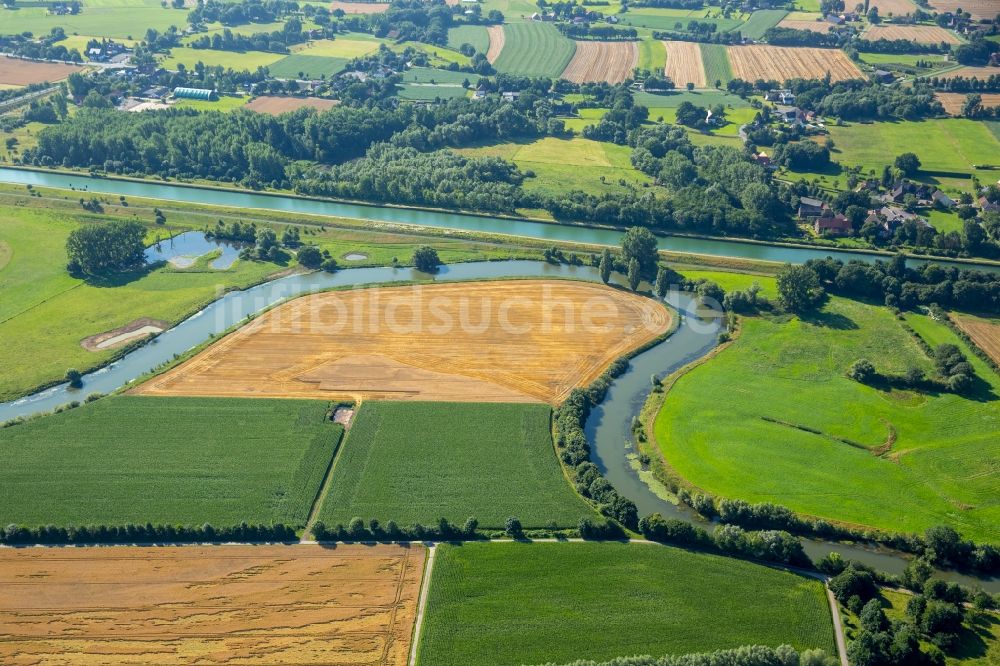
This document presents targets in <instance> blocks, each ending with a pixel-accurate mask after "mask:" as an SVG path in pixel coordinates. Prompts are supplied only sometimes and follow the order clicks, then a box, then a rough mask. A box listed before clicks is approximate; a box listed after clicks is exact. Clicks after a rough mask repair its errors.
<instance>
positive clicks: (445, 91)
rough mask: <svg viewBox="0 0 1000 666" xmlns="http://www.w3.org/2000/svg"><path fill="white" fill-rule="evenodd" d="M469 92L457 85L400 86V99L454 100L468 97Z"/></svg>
mask: <svg viewBox="0 0 1000 666" xmlns="http://www.w3.org/2000/svg"><path fill="white" fill-rule="evenodd" d="M468 96H469V91H468V90H466V89H465V88H463V87H461V86H456V85H443V86H438V85H429V84H424V83H421V84H405V83H404V84H403V85H402V86H400V91H399V97H400V98H401V99H415V100H435V99H442V100H445V99H454V98H456V97H468Z"/></svg>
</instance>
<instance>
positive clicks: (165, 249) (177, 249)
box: [146, 231, 242, 270]
mask: <svg viewBox="0 0 1000 666" xmlns="http://www.w3.org/2000/svg"><path fill="white" fill-rule="evenodd" d="M241 249H242V246H241V245H240V244H238V243H233V242H230V241H226V240H220V239H215V238H208V237H207V236H205V234H204V233H203V232H201V231H187V232H185V233H183V234H178V235H176V236H172V237H171V238H167V239H165V240H161V241H157V242H156V243H154V244H153V245H150V246H149V247H147V248H146V261H147V262H149V263H155V262H158V261H169V262H170V263H171V264H172V265H174V266H176V267H177V268H187V267H188V266H191V265H193V264H194V263H195V261H197V260H198V258H199V257H202V256H204V255H206V254H208V253H209V252H214V251H216V250H221V254H220V255H219V256H218V257H216V258H215V259H213V260H212V261H211V262H210V263H209V267H210V268H214V269H217V270H225V269H227V268H230V267H231V266H232V265H233V263H234V262H235V261H236V260H237V259H238V258H239V256H240V250H241Z"/></svg>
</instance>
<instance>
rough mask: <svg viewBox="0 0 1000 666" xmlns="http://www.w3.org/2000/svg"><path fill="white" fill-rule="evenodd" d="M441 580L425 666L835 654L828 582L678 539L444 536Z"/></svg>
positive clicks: (433, 592) (428, 625)
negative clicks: (788, 651) (779, 652)
mask: <svg viewBox="0 0 1000 666" xmlns="http://www.w3.org/2000/svg"><path fill="white" fill-rule="evenodd" d="M432 580H433V584H432V585H431V587H430V594H429V596H428V600H427V612H426V616H425V618H424V630H423V633H422V635H421V637H420V645H419V647H418V652H419V654H418V663H420V664H444V663H448V664H466V665H468V666H478V665H480V664H481V665H483V666H486V665H489V666H517V665H518V664H542V663H559V664H564V663H568V662H571V661H574V660H576V659H593V660H597V661H604V660H608V659H613V658H616V657H619V656H621V655H635V654H653V655H658V656H662V655H665V654H684V653H691V652H707V651H711V650H717V649H724V648H733V647H737V646H740V645H752V644H755V645H772V646H777V645H780V644H783V643H784V644H790V645H793V646H794V647H796V648H799V649H808V648H822V649H825V650H826V651H827V652H828V653H834V652H833V625H832V620H831V618H830V611H829V607H828V605H827V601H826V597H825V593H824V591H823V587H822V585H821V584H820V583H819V582H818V581H814V580H810V579H807V578H803V577H800V576H797V575H794V574H791V573H787V572H784V571H779V570H776V569H770V568H766V567H762V566H759V565H756V564H751V563H749V562H744V561H741V560H734V559H732V558H725V557H718V556H715V555H706V554H701V553H692V552H689V551H684V550H680V549H677V548H668V547H665V546H658V545H651V544H638V543H632V544H622V543H533V544H524V543H466V544H464V545H448V544H444V545H441V546H438V552H437V556H436V558H435V564H434V573H433V578H432ZM834 654H835V653H834Z"/></svg>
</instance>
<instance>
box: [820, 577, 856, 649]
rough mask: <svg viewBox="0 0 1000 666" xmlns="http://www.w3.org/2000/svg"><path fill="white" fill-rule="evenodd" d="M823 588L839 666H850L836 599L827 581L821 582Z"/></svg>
mask: <svg viewBox="0 0 1000 666" xmlns="http://www.w3.org/2000/svg"><path fill="white" fill-rule="evenodd" d="M823 588H824V589H825V590H826V598H827V599H828V600H829V601H830V614H831V615H833V635H834V638H836V639H837V656H839V657H840V666H850V665H849V662H848V661H847V639H846V638H844V625H843V623H841V621H840V609H839V608H837V599H836V597H834V596H833V592H832V591H831V590H830V586H829V585H827V581H826V580H825V579H824V580H823Z"/></svg>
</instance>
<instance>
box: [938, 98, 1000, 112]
mask: <svg viewBox="0 0 1000 666" xmlns="http://www.w3.org/2000/svg"><path fill="white" fill-rule="evenodd" d="M976 94H978V95H979V96H980V97H982V98H983V107H985V108H995V107H1000V93H976ZM966 97H967V94H966V93H942V92H939V93H937V98H938V99H939V100H940V101H941V105H942V106H944V110H945V111H947V112H948V113H949V114H951V115H953V116H960V115H962V106H964V105H965V98H966Z"/></svg>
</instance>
